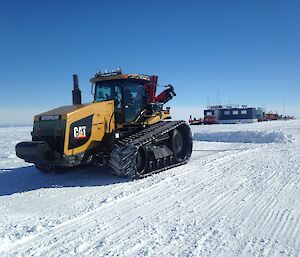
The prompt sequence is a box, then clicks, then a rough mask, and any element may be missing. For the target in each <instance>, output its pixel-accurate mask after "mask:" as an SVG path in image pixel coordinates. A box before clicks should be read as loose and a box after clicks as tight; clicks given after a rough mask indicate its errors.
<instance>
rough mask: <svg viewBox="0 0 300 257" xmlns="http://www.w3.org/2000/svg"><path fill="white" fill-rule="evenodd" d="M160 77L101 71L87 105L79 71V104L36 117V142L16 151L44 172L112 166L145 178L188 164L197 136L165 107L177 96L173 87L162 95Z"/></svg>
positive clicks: (75, 99)
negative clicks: (84, 102)
mask: <svg viewBox="0 0 300 257" xmlns="http://www.w3.org/2000/svg"><path fill="white" fill-rule="evenodd" d="M157 79H158V77H157V76H148V75H142V74H123V73H122V71H121V70H120V69H117V70H116V71H112V72H103V73H101V72H97V73H96V75H95V76H94V77H93V78H92V79H91V80H90V82H91V83H92V94H93V95H94V101H93V102H91V103H87V104H82V103H81V91H80V89H79V84H78V76H77V75H76V74H75V75H73V83H74V89H73V91H72V96H73V105H69V106H63V107H59V108H56V109H53V110H50V111H48V112H45V113H42V114H39V115H36V116H35V117H34V124H33V131H32V132H31V135H32V141H30V142H21V143H19V144H17V145H16V154H17V156H18V157H20V158H22V159H24V160H25V161H26V162H29V163H33V164H35V165H36V167H37V168H38V169H40V170H42V171H50V170H53V169H54V170H55V169H59V170H61V169H63V168H68V167H76V166H83V165H99V166H103V165H107V164H108V165H109V166H110V167H111V171H112V172H113V173H114V174H116V175H118V176H129V177H135V178H140V177H144V176H147V175H149V174H153V173H156V172H160V171H162V170H165V169H168V168H172V167H175V166H178V165H181V164H185V163H186V162H187V161H188V160H189V158H190V156H191V153H192V144H193V141H192V136H191V131H190V128H189V126H188V125H187V124H186V123H185V122H184V121H170V119H171V116H170V109H169V108H166V109H165V108H163V105H164V104H165V103H166V102H168V101H169V100H170V99H172V97H174V96H175V95H176V94H175V92H174V88H173V86H172V85H167V86H166V89H165V90H164V91H163V92H161V93H160V94H159V95H156V89H157Z"/></svg>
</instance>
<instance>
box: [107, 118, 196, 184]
mask: <svg viewBox="0 0 300 257" xmlns="http://www.w3.org/2000/svg"><path fill="white" fill-rule="evenodd" d="M176 128H181V129H182V130H183V131H185V133H186V135H185V138H184V140H185V143H187V145H188V150H187V151H188V152H187V156H186V157H185V158H184V160H182V161H177V162H175V163H173V164H170V165H168V166H166V167H163V168H160V169H156V170H154V171H152V172H148V173H145V174H138V172H137V168H136V154H137V151H138V149H139V148H140V147H142V146H146V145H149V144H150V145H151V143H152V142H154V141H155V140H156V139H159V138H160V137H161V136H163V135H164V134H166V133H170V132H171V133H172V131H173V130H175V129H176ZM191 153H192V135H191V131H190V128H189V126H188V125H187V124H186V122H185V121H162V122H159V123H157V124H154V125H151V126H149V127H146V128H145V129H143V130H141V131H139V132H136V133H133V134H132V135H130V136H128V137H125V138H122V139H120V140H118V141H117V142H116V143H115V146H114V148H113V150H112V152H111V154H110V159H109V166H110V167H111V168H112V172H113V173H114V174H116V175H117V176H122V177H124V176H125V177H133V178H142V177H146V176H149V175H151V174H153V173H158V172H161V171H163V170H166V169H170V168H173V167H176V166H179V165H182V164H185V163H187V161H188V160H189V158H190V156H191Z"/></svg>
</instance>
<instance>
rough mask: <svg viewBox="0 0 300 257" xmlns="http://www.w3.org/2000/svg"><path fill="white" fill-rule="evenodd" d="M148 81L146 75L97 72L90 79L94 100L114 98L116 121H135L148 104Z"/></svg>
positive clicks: (100, 100)
mask: <svg viewBox="0 0 300 257" xmlns="http://www.w3.org/2000/svg"><path fill="white" fill-rule="evenodd" d="M149 81H150V78H149V76H146V75H136V74H122V72H121V71H116V72H109V73H100V72H97V73H96V75H95V77H94V78H92V79H91V83H93V90H92V92H93V94H94V102H102V101H108V100H114V102H115V115H116V117H115V118H116V121H117V123H119V124H123V123H135V122H137V120H139V118H140V116H141V114H142V112H143V110H145V109H146V106H147V104H148V101H147V95H148V94H147V92H146V84H147V83H148V82H149Z"/></svg>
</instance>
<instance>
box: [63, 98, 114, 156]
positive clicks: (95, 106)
mask: <svg viewBox="0 0 300 257" xmlns="http://www.w3.org/2000/svg"><path fill="white" fill-rule="evenodd" d="M113 114H114V101H112V100H111V101H105V102H98V103H90V104H89V105H86V106H84V107H83V108H80V109H78V110H75V111H73V112H70V113H68V114H67V121H66V134H65V142H64V154H65V155H68V156H69V155H72V154H78V153H81V152H84V151H86V150H87V149H88V148H89V146H90V145H91V143H92V142H97V141H98V142H101V140H102V139H103V136H104V135H105V133H108V132H113V131H114V130H115V119H114V117H113ZM90 115H94V116H93V120H92V128H91V136H90V138H89V140H88V141H87V142H86V143H85V144H84V145H82V146H79V147H77V148H74V149H68V146H69V135H70V133H72V131H70V127H71V124H72V123H73V122H76V121H78V120H81V119H83V118H85V117H87V116H90Z"/></svg>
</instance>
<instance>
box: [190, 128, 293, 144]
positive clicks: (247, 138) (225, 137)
mask: <svg viewBox="0 0 300 257" xmlns="http://www.w3.org/2000/svg"><path fill="white" fill-rule="evenodd" d="M193 139H194V140H196V141H207V142H226V143H255V144H270V143H290V142H292V141H293V138H292V136H291V135H286V134H284V133H282V132H269V131H223V132H222V131H219V132H209V133H205V132H203V133H195V134H194V137H193Z"/></svg>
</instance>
